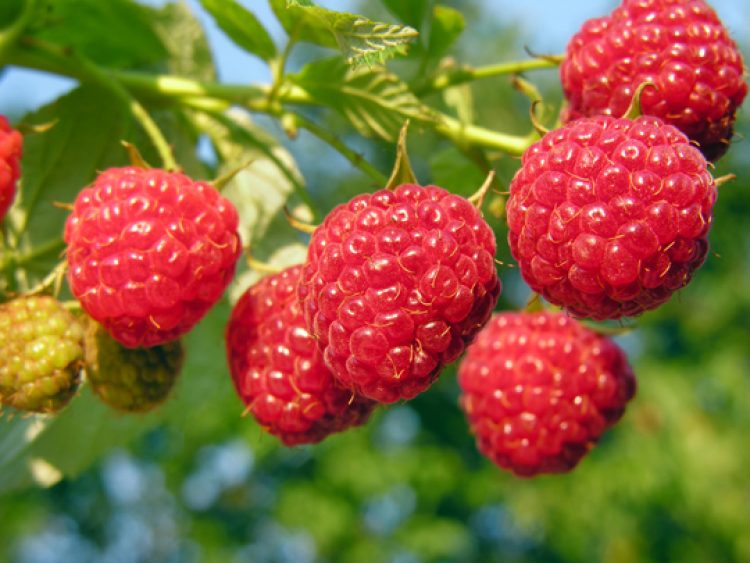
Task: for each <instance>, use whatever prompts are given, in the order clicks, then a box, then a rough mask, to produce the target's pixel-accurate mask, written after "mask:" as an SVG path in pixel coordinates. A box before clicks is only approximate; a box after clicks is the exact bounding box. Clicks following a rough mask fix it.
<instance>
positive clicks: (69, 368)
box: [0, 296, 83, 413]
mask: <svg viewBox="0 0 750 563" xmlns="http://www.w3.org/2000/svg"><path fill="white" fill-rule="evenodd" d="M82 360H83V328H82V327H81V325H80V324H79V323H78V322H77V321H76V319H75V318H74V317H73V315H71V314H70V313H69V312H68V311H66V310H65V308H64V307H63V306H62V304H61V303H59V302H58V301H57V300H56V299H54V298H53V297H49V296H32V297H19V298H17V299H14V300H13V301H9V302H8V303H4V304H3V305H0V402H2V403H3V404H4V405H9V406H11V407H13V408H16V409H19V410H25V411H30V412H37V413H53V412H57V411H59V410H60V409H61V408H63V407H64V406H65V405H67V404H68V402H69V401H70V399H71V398H72V397H73V395H74V394H75V392H76V390H77V389H78V384H79V381H80V371H81V367H82V366H83V361H82Z"/></svg>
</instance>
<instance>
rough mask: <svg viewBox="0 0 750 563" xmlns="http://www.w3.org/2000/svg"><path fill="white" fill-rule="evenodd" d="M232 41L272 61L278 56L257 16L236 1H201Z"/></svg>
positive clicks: (271, 40)
mask: <svg viewBox="0 0 750 563" xmlns="http://www.w3.org/2000/svg"><path fill="white" fill-rule="evenodd" d="M200 1H201V5H202V6H203V7H204V8H205V9H206V11H208V13H209V14H211V16H212V17H213V18H214V20H216V23H217V24H218V26H219V27H220V28H221V29H222V30H223V31H224V33H226V34H227V35H228V36H229V37H230V38H231V39H232V41H234V42H235V43H236V44H237V45H239V46H240V47H242V48H243V49H245V50H246V51H248V52H250V53H253V54H254V55H257V56H259V57H260V58H261V59H265V60H270V59H272V58H274V57H275V56H276V45H274V42H273V39H271V36H270V35H269V34H268V32H267V31H266V28H265V27H263V24H261V23H260V21H258V18H256V17H255V15H254V14H253V13H252V12H250V11H249V10H247V9H246V8H245V7H243V6H242V5H240V4H239V3H238V2H237V1H236V0H200Z"/></svg>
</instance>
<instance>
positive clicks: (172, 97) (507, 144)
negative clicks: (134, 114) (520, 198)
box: [9, 42, 555, 162]
mask: <svg viewBox="0 0 750 563" xmlns="http://www.w3.org/2000/svg"><path fill="white" fill-rule="evenodd" d="M9 58H10V59H11V60H10V62H12V63H13V64H16V65H20V66H26V67H30V68H36V69H39V70H46V71H49V72H54V73H57V74H62V75H65V76H70V77H73V78H77V79H79V80H82V81H86V80H91V79H92V78H97V79H100V78H101V76H100V75H104V76H107V77H109V78H110V79H111V81H112V82H116V83H118V84H119V85H120V86H121V87H122V89H124V90H126V91H127V92H129V93H130V94H132V95H133V96H135V97H136V98H138V99H144V100H148V99H152V100H153V99H159V100H163V101H170V102H172V103H176V104H178V105H189V106H194V105H195V104H201V105H203V104H205V103H210V105H211V106H213V107H223V106H222V104H221V102H224V103H228V104H238V105H241V106H243V107H245V108H246V109H248V110H250V111H254V112H260V113H266V114H270V115H273V116H276V117H278V116H279V115H280V111H281V110H282V108H281V107H280V104H298V105H309V106H317V105H319V103H318V102H317V101H316V100H315V99H313V97H312V96H310V94H309V93H308V92H307V91H306V90H305V89H303V88H302V87H300V86H298V85H296V84H291V83H289V82H284V83H283V84H282V85H281V86H277V88H276V89H274V87H273V86H271V85H260V86H259V85H253V84H248V85H244V84H219V83H216V82H210V81H205V82H202V81H198V80H191V79H187V78H183V77H179V76H172V75H156V74H148V73H143V72H134V71H118V70H112V69H98V67H97V70H98V73H99V74H97V75H95V76H93V77H92V75H91V72H87V71H86V69H85V68H81V67H80V65H74V64H73V65H71V62H72V61H70V60H64V59H65V57H61V56H60V55H59V54H55V53H50V52H49V51H48V50H44V49H40V48H39V45H37V44H36V42H34V43H33V44H29V42H26V44H25V45H24V46H23V48H21V49H15V50H13V51H12V52H11V53H10V56H9ZM61 59H63V60H61ZM68 59H69V58H68ZM534 65H537V67H538V68H545V66H546V67H553V66H554V65H555V63H554V62H553V61H552V60H547V59H542V60H541V61H540V62H536V63H534ZM534 65H532V66H534ZM495 67H496V68H488V69H486V70H483V71H482V72H480V73H478V74H477V73H475V74H473V75H472V78H471V80H473V79H475V78H482V77H484V76H489V75H492V74H493V73H495V74H497V73H500V71H501V70H502V72H510V70H508V69H512V68H517V67H518V65H517V64H516V65H511V64H509V65H508V66H507V67H505V66H503V65H495ZM468 80H469V79H465V80H463V81H464V82H466V81H468ZM441 87H442V86H441ZM445 87H447V86H445ZM274 90H277V91H276V92H274ZM272 92H274V93H275V95H274V97H273V99H270V97H269V96H270V94H271V93H272ZM212 99H213V102H212ZM211 102H212V103H211ZM216 104H218V106H217V105H216ZM433 114H434V116H435V120H434V121H432V120H430V121H425V124H426V125H432V126H433V128H434V130H435V131H436V132H437V133H439V134H440V135H443V136H444V137H447V138H448V139H450V140H451V141H453V142H454V143H456V144H457V145H475V146H479V147H483V148H487V149H495V150H500V151H503V152H506V153H509V154H512V155H520V154H522V153H523V151H524V150H525V149H526V148H527V147H528V146H530V145H531V144H532V143H533V141H534V140H536V136H534V138H532V137H531V136H517V135H510V134H506V133H500V132H497V131H493V130H490V129H486V128H483V127H479V126H476V125H465V124H462V123H461V122H460V121H458V120H456V119H453V118H452V117H450V116H448V115H445V114H444V113H441V112H438V111H434V112H433ZM159 146H161V148H162V149H165V148H166V147H168V145H166V143H159ZM165 152H166V150H165ZM345 156H346V155H345ZM165 157H166V154H165ZM167 160H169V159H168V158H167ZM165 162H166V161H165Z"/></svg>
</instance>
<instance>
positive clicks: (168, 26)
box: [151, 2, 216, 80]
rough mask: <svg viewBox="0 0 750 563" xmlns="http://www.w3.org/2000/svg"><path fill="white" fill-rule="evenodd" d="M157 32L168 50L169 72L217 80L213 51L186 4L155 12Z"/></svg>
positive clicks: (173, 5)
mask: <svg viewBox="0 0 750 563" xmlns="http://www.w3.org/2000/svg"><path fill="white" fill-rule="evenodd" d="M151 12H152V13H151V18H152V21H153V23H154V29H155V30H156V32H157V33H158V34H159V37H160V38H161V41H162V42H163V43H164V45H165V46H166V48H167V51H168V53H169V59H168V61H167V71H168V72H170V73H172V74H177V75H180V76H189V77H191V78H195V79H197V80H214V79H215V78H216V70H215V68H214V62H213V57H212V55H211V49H210V48H209V46H208V41H207V40H206V35H205V32H204V30H203V26H202V25H201V23H200V21H198V19H197V18H196V17H195V14H194V13H193V12H192V11H191V10H190V8H189V7H188V6H187V4H185V3H184V2H179V3H173V4H166V5H165V6H164V7H162V8H160V9H152V11H151Z"/></svg>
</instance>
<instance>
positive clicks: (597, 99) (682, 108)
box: [560, 0, 747, 160]
mask: <svg viewBox="0 0 750 563" xmlns="http://www.w3.org/2000/svg"><path fill="white" fill-rule="evenodd" d="M743 74H744V71H743V61H742V55H741V54H740V51H739V50H738V49H737V45H736V44H735V43H734V41H732V39H731V38H730V37H729V33H728V32H727V30H726V28H725V27H724V26H723V25H722V23H721V21H720V20H719V18H718V17H717V15H716V13H715V12H714V11H713V10H712V9H711V8H710V7H709V6H708V5H707V4H706V3H705V2H703V1H701V0H690V1H688V0H624V1H623V3H622V5H621V6H620V7H619V8H617V9H616V10H614V12H612V14H611V15H609V16H606V17H602V18H595V19H591V20H589V21H587V22H586V23H584V24H583V27H582V28H581V30H580V31H579V32H578V33H577V34H575V35H574V36H573V38H572V39H571V40H570V43H569V44H568V48H567V51H566V56H565V60H564V61H563V63H562V65H561V66H560V79H561V81H562V86H563V90H564V91H565V96H566V97H567V98H568V102H569V104H570V105H569V108H568V110H567V112H566V114H567V117H566V119H576V118H578V117H581V116H592V115H600V114H603V115H612V116H615V117H620V116H622V115H624V114H625V112H626V111H627V108H628V105H629V104H630V101H631V99H632V97H633V95H634V94H635V91H636V89H637V88H638V86H639V85H640V84H643V83H644V82H651V83H653V84H654V85H655V86H656V88H646V89H645V90H644V91H643V94H642V96H641V109H642V111H643V113H645V114H649V115H656V116H658V117H661V118H662V119H664V120H665V121H666V122H667V123H669V124H670V125H674V126H676V127H678V128H679V129H680V130H682V131H683V132H684V133H685V134H686V135H687V136H688V137H690V139H692V140H693V141H696V142H697V143H698V144H699V146H700V147H701V150H702V151H703V154H705V155H706V158H708V159H710V160H716V159H717V158H719V157H720V156H721V155H722V154H724V152H725V151H726V150H727V148H728V142H729V139H730V138H731V137H732V127H733V123H734V116H735V111H736V110H737V108H738V107H739V106H740V105H741V104H742V100H743V99H744V98H745V95H746V94H747V84H745V80H744V76H743Z"/></svg>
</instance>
